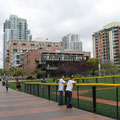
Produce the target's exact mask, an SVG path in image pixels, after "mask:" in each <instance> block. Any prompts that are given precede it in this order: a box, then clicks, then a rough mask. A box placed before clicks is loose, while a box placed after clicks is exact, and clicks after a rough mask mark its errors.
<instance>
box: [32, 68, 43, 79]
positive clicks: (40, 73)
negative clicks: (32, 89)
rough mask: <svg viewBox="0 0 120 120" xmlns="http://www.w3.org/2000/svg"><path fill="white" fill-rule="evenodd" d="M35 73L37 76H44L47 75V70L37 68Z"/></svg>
mask: <svg viewBox="0 0 120 120" xmlns="http://www.w3.org/2000/svg"><path fill="white" fill-rule="evenodd" d="M33 74H34V75H36V78H42V77H44V76H45V71H42V70H40V69H35V70H34V72H33Z"/></svg>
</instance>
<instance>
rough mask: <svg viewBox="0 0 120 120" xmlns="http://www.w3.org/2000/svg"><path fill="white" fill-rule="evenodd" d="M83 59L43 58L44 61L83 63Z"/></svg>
mask: <svg viewBox="0 0 120 120" xmlns="http://www.w3.org/2000/svg"><path fill="white" fill-rule="evenodd" d="M81 60H82V58H81V59H80V58H79V59H76V58H67V59H66V58H47V59H44V58H42V61H81Z"/></svg>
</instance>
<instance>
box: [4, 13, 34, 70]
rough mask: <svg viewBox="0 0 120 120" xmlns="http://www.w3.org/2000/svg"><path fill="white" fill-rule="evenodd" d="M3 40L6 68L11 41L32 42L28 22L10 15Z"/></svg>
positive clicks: (6, 22)
mask: <svg viewBox="0 0 120 120" xmlns="http://www.w3.org/2000/svg"><path fill="white" fill-rule="evenodd" d="M3 32H4V38H3V62H4V68H5V62H6V56H7V43H8V41H9V40H32V35H31V33H30V30H28V24H27V20H26V19H23V18H19V17H17V16H16V15H10V18H9V19H8V20H6V21H5V23H4V30H3Z"/></svg>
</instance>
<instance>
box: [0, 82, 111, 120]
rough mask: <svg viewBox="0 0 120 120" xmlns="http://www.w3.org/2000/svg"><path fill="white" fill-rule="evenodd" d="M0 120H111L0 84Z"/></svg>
mask: <svg viewBox="0 0 120 120" xmlns="http://www.w3.org/2000/svg"><path fill="white" fill-rule="evenodd" d="M0 120H113V119H111V118H107V117H103V116H100V115H96V114H93V113H90V112H86V111H83V110H80V109H76V108H72V109H67V108H66V106H58V104H57V103H56V102H53V101H49V100H46V99H42V98H39V97H35V96H32V95H29V94H25V93H21V92H17V91H14V90H11V89H9V91H8V93H7V92H6V91H5V87H3V86H1V83H0Z"/></svg>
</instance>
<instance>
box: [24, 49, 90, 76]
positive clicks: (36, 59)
mask: <svg viewBox="0 0 120 120" xmlns="http://www.w3.org/2000/svg"><path fill="white" fill-rule="evenodd" d="M89 58H90V52H83V51H70V50H69V51H67V50H64V48H63V47H46V48H44V49H43V50H31V51H29V52H27V53H26V54H25V55H24V69H26V70H28V71H34V70H35V69H36V68H40V69H41V70H45V71H46V73H47V75H48V74H49V75H50V74H51V71H54V70H56V69H57V68H58V67H59V66H60V65H61V64H62V63H63V62H67V61H81V60H88V59H89Z"/></svg>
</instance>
